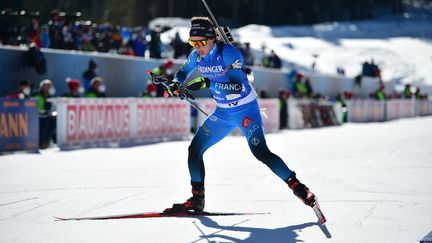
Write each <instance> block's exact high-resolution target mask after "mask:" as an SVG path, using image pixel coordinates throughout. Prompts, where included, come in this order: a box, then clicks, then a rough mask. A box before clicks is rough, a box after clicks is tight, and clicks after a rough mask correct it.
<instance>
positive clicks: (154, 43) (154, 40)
mask: <svg viewBox="0 0 432 243" xmlns="http://www.w3.org/2000/svg"><path fill="white" fill-rule="evenodd" d="M159 31H160V30H159V28H156V29H155V30H152V31H151V32H150V37H151V40H150V45H149V50H150V57H151V58H158V59H160V58H161V57H162V56H161V53H162V42H161V40H160V34H159Z"/></svg>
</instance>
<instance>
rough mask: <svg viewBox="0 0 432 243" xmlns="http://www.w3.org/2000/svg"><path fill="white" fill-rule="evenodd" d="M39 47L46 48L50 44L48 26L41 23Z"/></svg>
mask: <svg viewBox="0 0 432 243" xmlns="http://www.w3.org/2000/svg"><path fill="white" fill-rule="evenodd" d="M40 38H41V47H43V48H48V47H50V46H51V39H50V35H49V28H48V26H47V25H46V24H45V25H42V30H41V37H40Z"/></svg>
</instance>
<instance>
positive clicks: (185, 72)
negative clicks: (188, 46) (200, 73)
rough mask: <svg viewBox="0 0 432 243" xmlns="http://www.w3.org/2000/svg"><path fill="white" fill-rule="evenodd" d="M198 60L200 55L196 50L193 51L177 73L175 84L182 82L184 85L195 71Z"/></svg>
mask: <svg viewBox="0 0 432 243" xmlns="http://www.w3.org/2000/svg"><path fill="white" fill-rule="evenodd" d="M197 58H198V53H197V52H196V51H195V50H194V51H192V52H191V54H190V55H189V57H188V59H187V60H186V62H185V63H184V64H183V65H182V66H181V68H180V70H178V71H177V73H176V74H175V75H174V79H173V82H180V84H183V82H184V81H185V80H186V79H187V78H188V77H189V75H191V73H192V72H193V71H194V70H195V68H196V60H197Z"/></svg>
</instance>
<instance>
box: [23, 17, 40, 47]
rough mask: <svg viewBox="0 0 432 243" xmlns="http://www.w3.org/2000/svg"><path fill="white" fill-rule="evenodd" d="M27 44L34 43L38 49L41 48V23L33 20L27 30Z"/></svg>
mask: <svg viewBox="0 0 432 243" xmlns="http://www.w3.org/2000/svg"><path fill="white" fill-rule="evenodd" d="M26 37H27V43H34V44H35V45H36V46H37V47H39V48H40V47H41V46H42V43H41V39H40V28H39V21H38V20H37V19H36V18H32V19H31V21H30V25H29V26H28V27H27V29H26Z"/></svg>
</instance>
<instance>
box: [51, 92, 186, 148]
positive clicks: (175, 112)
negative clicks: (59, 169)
mask: <svg viewBox="0 0 432 243" xmlns="http://www.w3.org/2000/svg"><path fill="white" fill-rule="evenodd" d="M56 104H57V112H58V116H57V143H58V146H59V147H60V149H62V150H70V149H75V148H86V147H101V146H102V147H106V146H133V145H137V144H145V143H152V142H158V141H164V140H177V139H183V138H185V137H188V135H189V134H190V106H189V104H187V103H186V102H184V101H181V100H178V99H164V98H153V99H143V98H99V99H86V98H78V99H57V100H56Z"/></svg>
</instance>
